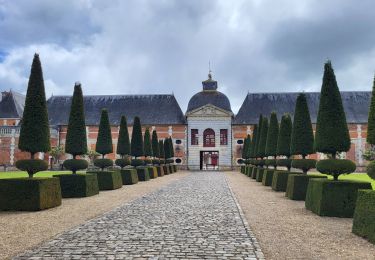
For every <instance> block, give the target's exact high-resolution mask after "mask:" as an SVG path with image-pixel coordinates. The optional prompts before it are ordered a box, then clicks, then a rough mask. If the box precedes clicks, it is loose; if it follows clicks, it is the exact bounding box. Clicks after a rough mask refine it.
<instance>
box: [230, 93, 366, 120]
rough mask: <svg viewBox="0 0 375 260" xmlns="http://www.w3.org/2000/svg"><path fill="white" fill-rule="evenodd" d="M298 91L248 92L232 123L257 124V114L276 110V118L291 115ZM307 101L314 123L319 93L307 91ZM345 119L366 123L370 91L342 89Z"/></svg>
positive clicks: (266, 113) (268, 113)
mask: <svg viewBox="0 0 375 260" xmlns="http://www.w3.org/2000/svg"><path fill="white" fill-rule="evenodd" d="M298 94H299V93H294V92H292V93H249V94H248V95H247V96H246V98H245V100H244V102H243V104H242V106H241V108H240V109H239V111H238V113H237V115H236V116H235V118H234V121H233V124H237V125H238V124H239V125H241V124H257V123H258V119H259V115H260V114H262V115H263V116H267V117H269V115H270V114H271V112H272V111H276V112H277V116H278V119H279V120H280V119H281V116H282V115H283V114H284V113H290V114H291V115H293V112H294V108H295V103H296V99H297V96H298ZM305 94H306V99H307V103H308V106H309V110H310V115H311V121H312V123H316V118H317V113H318V108H319V99H320V93H318V92H308V93H305ZM341 97H342V101H343V106H344V110H345V113H346V120H347V122H348V123H358V124H359V123H367V117H368V110H369V104H370V101H371V92H370V91H348V92H346V91H344V92H341Z"/></svg>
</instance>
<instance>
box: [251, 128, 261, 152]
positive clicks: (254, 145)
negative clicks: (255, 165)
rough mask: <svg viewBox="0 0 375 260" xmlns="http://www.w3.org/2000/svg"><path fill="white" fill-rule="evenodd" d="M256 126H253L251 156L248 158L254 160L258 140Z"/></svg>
mask: <svg viewBox="0 0 375 260" xmlns="http://www.w3.org/2000/svg"><path fill="white" fill-rule="evenodd" d="M258 129H259V128H258V125H254V130H253V139H252V140H251V154H250V158H256V143H257V139H258Z"/></svg>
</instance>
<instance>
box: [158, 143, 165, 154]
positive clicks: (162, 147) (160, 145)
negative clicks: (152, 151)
mask: <svg viewBox="0 0 375 260" xmlns="http://www.w3.org/2000/svg"><path fill="white" fill-rule="evenodd" d="M159 157H160V159H165V151H164V142H163V140H159Z"/></svg>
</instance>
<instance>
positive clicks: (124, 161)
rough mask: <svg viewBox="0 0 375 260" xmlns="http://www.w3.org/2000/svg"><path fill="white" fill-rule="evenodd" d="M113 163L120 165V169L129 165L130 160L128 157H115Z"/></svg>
mask: <svg viewBox="0 0 375 260" xmlns="http://www.w3.org/2000/svg"><path fill="white" fill-rule="evenodd" d="M115 164H116V165H117V166H120V167H121V169H122V168H124V167H126V166H129V165H130V164H131V161H130V159H129V158H121V159H117V160H116V161H115Z"/></svg>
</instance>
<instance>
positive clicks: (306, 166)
mask: <svg viewBox="0 0 375 260" xmlns="http://www.w3.org/2000/svg"><path fill="white" fill-rule="evenodd" d="M315 165H316V160H314V159H297V160H292V167H293V168H296V169H301V170H302V171H303V172H304V173H307V172H308V171H309V170H310V169H314V168H315Z"/></svg>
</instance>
